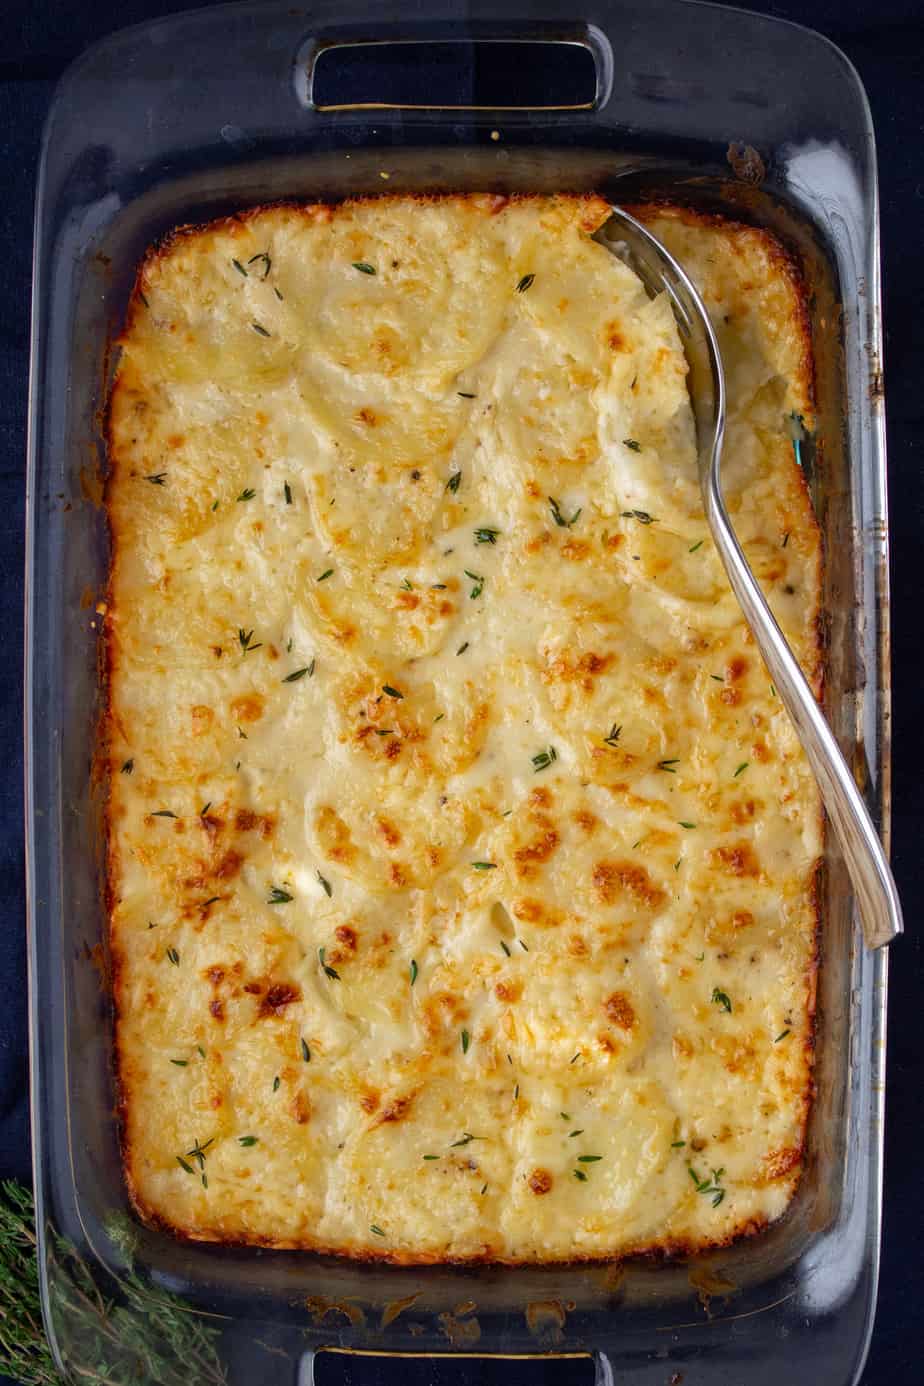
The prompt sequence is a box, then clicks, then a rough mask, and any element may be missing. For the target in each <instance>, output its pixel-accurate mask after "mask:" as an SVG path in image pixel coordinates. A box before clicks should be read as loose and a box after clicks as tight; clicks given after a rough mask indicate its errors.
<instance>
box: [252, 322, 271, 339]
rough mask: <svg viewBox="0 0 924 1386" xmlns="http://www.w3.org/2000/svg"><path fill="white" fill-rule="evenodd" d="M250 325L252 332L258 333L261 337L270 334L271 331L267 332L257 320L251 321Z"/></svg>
mask: <svg viewBox="0 0 924 1386" xmlns="http://www.w3.org/2000/svg"><path fill="white" fill-rule="evenodd" d="M250 325H251V327H252V328H253V330H254V332H257V333H259V335H260V336H261V337H269V336H271V335H272V334H271V333H269V332H267V330H266V328H265V327H263V326H261V324H260V323H258V322H252V323H251V324H250Z"/></svg>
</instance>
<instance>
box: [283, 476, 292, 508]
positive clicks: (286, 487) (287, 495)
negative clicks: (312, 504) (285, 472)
mask: <svg viewBox="0 0 924 1386" xmlns="http://www.w3.org/2000/svg"><path fill="white" fill-rule="evenodd" d="M282 494H283V495H284V496H285V498H286V505H291V504H292V487H291V486H290V485H289V483H288V482H287V481H284V482H283V484H282Z"/></svg>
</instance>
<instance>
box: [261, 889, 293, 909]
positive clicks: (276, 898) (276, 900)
mask: <svg viewBox="0 0 924 1386" xmlns="http://www.w3.org/2000/svg"><path fill="white" fill-rule="evenodd" d="M294 899H295V896H294V895H290V894H289V892H288V891H287V890H283V888H282V886H270V895H269V899H268V900H267V902H266V903H267V904H268V905H288V904H290V903H291V902H292V901H293V900H294Z"/></svg>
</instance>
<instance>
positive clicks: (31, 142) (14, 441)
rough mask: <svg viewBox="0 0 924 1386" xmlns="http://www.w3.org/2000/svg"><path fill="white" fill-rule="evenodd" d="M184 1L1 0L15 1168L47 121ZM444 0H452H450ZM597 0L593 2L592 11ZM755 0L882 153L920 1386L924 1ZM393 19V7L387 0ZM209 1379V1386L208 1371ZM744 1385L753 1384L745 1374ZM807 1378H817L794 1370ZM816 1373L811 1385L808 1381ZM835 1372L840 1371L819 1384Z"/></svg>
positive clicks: (903, 1021) (893, 1360)
mask: <svg viewBox="0 0 924 1386" xmlns="http://www.w3.org/2000/svg"><path fill="white" fill-rule="evenodd" d="M188 3H189V0H186V3H171V2H170V0H119V3H114V0H95V2H94V3H87V0H57V3H55V2H54V0H5V3H3V0H0V5H2V24H0V36H2V37H0V592H2V594H3V595H2V625H0V668H2V669H3V670H4V672H3V673H2V674H0V996H2V1001H0V1176H4V1177H5V1176H10V1175H15V1176H17V1177H18V1178H20V1179H28V1178H29V1175H30V1154H29V1123H28V1099H27V1042H26V995H25V993H26V981H25V943H24V916H25V910H24V898H23V831H22V734H21V726H22V681H21V675H20V669H21V664H20V651H21V649H22V595H23V590H22V589H23V557H24V533H23V523H24V498H25V417H26V394H27V388H28V358H29V291H30V280H31V255H32V202H33V189H34V182H35V172H36V163H37V158H38V150H39V142H40V137H41V130H42V123H43V120H44V117H45V112H46V110H47V107H48V104H49V101H50V99H51V93H52V90H53V87H54V83H55V80H56V79H57V77H58V76H59V75H60V73H61V72H62V71H63V69H64V68H65V67H66V66H67V64H68V63H69V62H70V61H71V60H72V59H73V58H74V57H75V56H76V55H77V54H78V53H80V52H81V50H82V49H83V48H85V47H86V46H87V45H88V44H90V43H92V42H93V41H94V40H95V39H97V38H99V37H101V36H102V35H104V34H106V33H108V32H110V31H111V30H113V29H116V28H119V27H122V26H123V25H127V24H133V23H136V22H138V21H140V20H144V19H148V18H151V17H152V16H155V15H159V14H168V13H171V12H175V11H177V10H181V9H185V8H188ZM428 8H430V10H431V12H438V10H439V0H433V4H432V6H430V7H428ZM579 8H580V6H579V5H578V6H575V12H576V11H577V10H579ZM752 8H754V9H760V10H763V11H765V12H766V13H768V14H775V15H780V16H782V17H784V18H787V19H795V20H798V21H800V22H802V23H804V24H809V25H811V26H812V27H814V28H817V29H820V30H822V31H823V32H824V33H826V34H827V35H828V36H829V37H830V38H832V39H833V40H834V41H835V42H836V43H837V44H838V45H839V46H840V47H841V48H843V49H844V51H845V52H846V53H847V55H848V56H849V57H850V58H851V59H852V60H853V62H854V63H855V64H856V66H857V68H858V69H859V72H860V76H861V77H862V79H863V82H864V83H865V85H866V89H867V92H868V93H869V97H870V102H871V104H872V108H873V116H874V119H875V122H876V131H877V137H878V146H879V158H880V180H881V195H882V236H883V271H884V281H885V367H886V404H887V413H888V428H889V458H890V486H889V491H890V504H891V514H892V524H891V529H892V583H893V652H894V658H893V671H894V672H893V680H894V718H893V734H894V744H895V754H894V833H893V859H894V864H895V870H896V874H897V876H898V880H899V885H900V887H901V890H902V895H903V899H904V904H905V918H906V927H907V930H908V932H907V934H906V937H905V938H904V939H903V940H902V941H901V943H899V944H898V945H896V947H895V949H894V952H893V960H892V962H893V965H892V974H891V997H890V1021H889V1081H888V1094H887V1123H886V1131H887V1134H886V1154H887V1164H886V1207H885V1244H884V1254H883V1268H882V1285H881V1292H880V1301H879V1304H880V1307H879V1315H878V1320H877V1327H876V1333H875V1337H874V1340H873V1347H872V1352H871V1355H870V1360H869V1364H868V1366H867V1369H866V1373H865V1376H864V1378H863V1383H864V1386H886V1383H888V1386H919V1383H920V1382H922V1380H924V1365H922V1361H921V1352H920V1348H919V1341H920V1337H919V1335H920V1329H919V1327H918V1324H919V1318H920V1301H921V1297H922V1291H924V1160H922V1155H921V1140H920V1137H919V1127H918V1122H919V1120H920V1108H921V1104H920V1096H919V1092H920V1077H919V1075H920V1074H921V1072H922V1071H924V1069H922V1064H921V1057H920V1053H921V1045H922V1035H924V1027H922V1025H921V1008H922V998H921V982H922V980H924V951H922V944H921V934H920V927H919V920H918V915H917V909H916V905H917V901H918V899H919V898H920V895H921V886H922V876H924V851H922V850H921V844H920V838H921V828H922V818H924V788H922V785H924V713H922V707H921V701H922V699H921V696H920V692H919V689H920V685H921V672H922V669H924V661H922V645H924V640H922V630H921V611H922V605H924V602H922V564H921V552H922V539H924V523H922V520H924V475H922V466H924V439H922V437H921V434H922V430H924V346H922V342H924V327H922V326H921V324H922V323H924V236H922V213H924V157H922V151H924V139H922V136H924V96H922V93H924V5H922V3H921V0H876V3H869V4H864V3H856V0H815V2H814V3H811V0H788V2H787V3H781V4H761V3H759V2H755V3H753V4H752ZM382 17H383V20H384V19H386V18H388V17H389V6H388V3H387V0H383V3H382ZM472 1365H473V1364H472V1363H464V1364H463V1363H459V1364H457V1365H456V1366H455V1367H453V1366H452V1365H451V1364H439V1363H433V1362H429V1363H418V1364H412V1363H403V1364H402V1365H401V1366H400V1367H398V1366H397V1364H395V1363H391V1364H388V1363H386V1362H380V1363H376V1364H373V1363H372V1362H370V1361H368V1360H366V1361H365V1362H364V1363H363V1364H362V1367H361V1370H357V1369H356V1368H355V1367H351V1366H350V1365H348V1364H347V1363H346V1362H345V1361H344V1359H339V1362H337V1363H329V1365H328V1366H327V1367H325V1369H324V1372H323V1376H322V1380H323V1381H325V1382H328V1381H333V1380H337V1381H343V1380H345V1379H350V1380H352V1379H354V1378H355V1379H357V1380H359V1381H362V1382H363V1383H364V1386H366V1383H368V1384H369V1386H372V1383H383V1384H384V1383H386V1382H392V1383H393V1382H396V1381H397V1379H398V1376H397V1373H398V1372H400V1377H401V1381H402V1386H412V1383H413V1384H415V1386H416V1383H420V1386H423V1383H425V1382H426V1383H427V1384H428V1386H442V1383H447V1386H448V1384H449V1383H460V1382H461V1381H462V1379H463V1373H462V1371H461V1370H460V1369H461V1368H463V1367H464V1368H465V1369H466V1374H467V1376H468V1379H469V1380H471V1379H472V1376H473V1373H472V1371H471V1368H472ZM477 1370H478V1379H479V1380H480V1381H481V1382H484V1383H488V1382H495V1381H496V1382H498V1383H500V1382H501V1381H502V1380H503V1381H504V1382H505V1383H506V1386H512V1378H513V1377H516V1378H517V1379H518V1380H523V1381H524V1382H526V1381H532V1382H536V1381H539V1380H540V1378H542V1379H544V1380H545V1381H547V1382H549V1383H551V1382H552V1381H554V1382H555V1383H556V1384H557V1386H577V1383H586V1382H587V1381H588V1380H589V1372H588V1369H587V1367H586V1366H583V1367H578V1364H576V1363H559V1364H555V1365H554V1366H553V1365H552V1364H550V1365H549V1367H548V1368H547V1369H540V1368H539V1367H537V1366H536V1365H535V1364H534V1365H533V1366H531V1368H530V1369H529V1372H528V1373H527V1372H523V1371H520V1370H517V1369H516V1366H515V1364H513V1363H498V1364H497V1365H496V1366H495V1367H494V1368H489V1367H487V1366H486V1365H485V1364H484V1363H481V1364H479V1366H478V1369H477ZM191 1386H195V1384H194V1383H191ZM742 1386H745V1384H744V1383H742ZM791 1386H804V1384H803V1383H801V1382H797V1381H793V1382H792V1383H791ZM805 1386H807V1384H805ZM817 1386H825V1383H823V1382H819V1383H817Z"/></svg>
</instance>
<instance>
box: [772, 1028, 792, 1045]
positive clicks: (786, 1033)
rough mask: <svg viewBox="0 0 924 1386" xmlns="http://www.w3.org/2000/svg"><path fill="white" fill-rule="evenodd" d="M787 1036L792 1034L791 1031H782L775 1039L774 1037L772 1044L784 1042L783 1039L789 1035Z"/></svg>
mask: <svg viewBox="0 0 924 1386" xmlns="http://www.w3.org/2000/svg"><path fill="white" fill-rule="evenodd" d="M789 1034H792V1031H791V1030H782V1031H781V1032H780V1034H778V1035H777V1037H776V1039H775V1040H774V1041H773V1043H774V1044H779V1042H780V1040H784V1039H785V1038H786V1036H787V1035H789Z"/></svg>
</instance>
